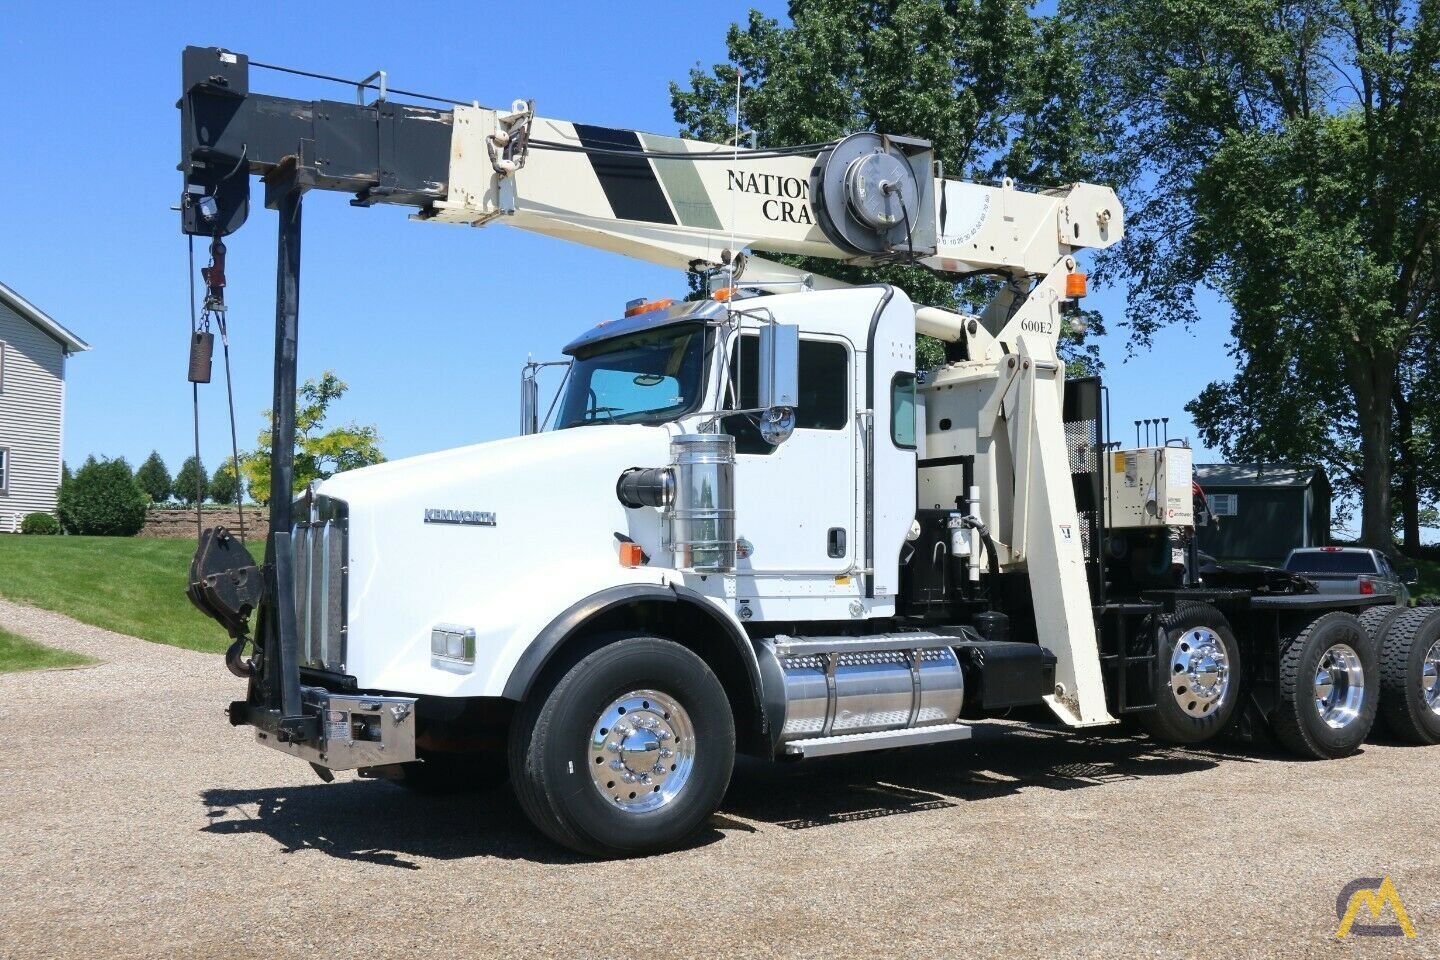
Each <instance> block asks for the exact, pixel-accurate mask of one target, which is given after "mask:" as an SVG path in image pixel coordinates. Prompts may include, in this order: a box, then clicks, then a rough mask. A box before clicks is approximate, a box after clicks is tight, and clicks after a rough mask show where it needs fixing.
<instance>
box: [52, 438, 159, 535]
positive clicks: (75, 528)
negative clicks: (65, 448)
mask: <svg viewBox="0 0 1440 960" xmlns="http://www.w3.org/2000/svg"><path fill="white" fill-rule="evenodd" d="M148 506H149V499H148V498H147V497H146V494H145V491H143V490H141V489H140V485H139V484H138V483H136V482H135V475H134V474H133V473H131V472H130V465H129V464H128V463H126V462H125V460H124V459H123V458H121V459H118V460H96V459H95V458H94V457H89V458H87V459H86V460H85V464H84V466H82V467H81V468H80V469H79V470H78V471H77V472H76V474H75V476H74V477H72V478H71V479H70V480H69V481H68V482H67V483H65V484H64V485H63V486H62V488H61V491H60V504H59V509H58V511H57V512H58V513H59V514H60V522H61V526H62V527H64V528H65V530H66V532H67V533H80V534H84V535H86V536H97V537H133V536H134V535H135V534H137V533H139V532H140V528H141V527H143V526H144V525H145V509H146V507H148Z"/></svg>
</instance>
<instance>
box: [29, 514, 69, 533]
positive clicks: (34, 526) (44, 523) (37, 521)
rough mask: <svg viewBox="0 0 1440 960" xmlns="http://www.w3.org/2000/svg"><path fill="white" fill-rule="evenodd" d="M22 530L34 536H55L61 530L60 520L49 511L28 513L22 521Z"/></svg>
mask: <svg viewBox="0 0 1440 960" xmlns="http://www.w3.org/2000/svg"><path fill="white" fill-rule="evenodd" d="M20 532H21V533H28V534H31V535H33V536H41V537H53V536H54V535H55V534H57V533H59V532H60V521H59V520H56V519H55V518H54V517H52V516H50V514H48V513H27V514H26V515H25V519H24V520H21V521H20Z"/></svg>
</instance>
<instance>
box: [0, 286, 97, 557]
mask: <svg viewBox="0 0 1440 960" xmlns="http://www.w3.org/2000/svg"><path fill="white" fill-rule="evenodd" d="M89 349H90V345H89V344H88V343H86V342H85V341H84V340H81V339H80V338H79V337H77V336H75V334H73V333H71V332H70V331H69V330H66V329H65V328H64V327H62V326H61V325H60V324H58V323H56V322H55V321H54V320H52V319H51V318H50V317H49V316H47V315H46V314H45V313H43V312H42V311H41V310H40V309H39V308H37V307H36V306H35V305H34V304H32V303H31V302H30V301H28V300H26V299H25V298H24V297H22V296H20V295H19V294H18V293H16V292H15V291H14V290H11V289H10V288H9V287H7V286H5V284H3V283H0V532H12V531H15V530H18V529H19V528H20V521H21V520H22V519H24V517H25V515H26V514H28V513H54V512H55V497H56V491H57V489H58V488H59V486H60V464H61V452H60V451H61V442H62V439H63V437H64V421H65V361H66V359H67V358H68V357H70V356H71V355H72V354H76V353H81V352H83V351H85V350H89Z"/></svg>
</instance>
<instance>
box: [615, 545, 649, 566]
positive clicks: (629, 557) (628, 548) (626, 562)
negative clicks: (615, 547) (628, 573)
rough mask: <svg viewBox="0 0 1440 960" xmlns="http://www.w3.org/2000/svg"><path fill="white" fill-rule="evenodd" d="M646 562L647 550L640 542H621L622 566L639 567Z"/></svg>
mask: <svg viewBox="0 0 1440 960" xmlns="http://www.w3.org/2000/svg"><path fill="white" fill-rule="evenodd" d="M644 562H645V551H644V550H641V549H640V544H638V543H622V544H620V566H622V567H638V566H640V565H641V564H643V563H644Z"/></svg>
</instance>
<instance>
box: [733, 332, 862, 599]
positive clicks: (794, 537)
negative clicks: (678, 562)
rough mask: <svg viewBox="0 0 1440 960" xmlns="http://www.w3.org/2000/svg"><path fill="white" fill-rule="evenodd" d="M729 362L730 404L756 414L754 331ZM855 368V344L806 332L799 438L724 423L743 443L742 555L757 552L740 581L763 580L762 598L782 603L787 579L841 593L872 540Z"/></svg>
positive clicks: (738, 502)
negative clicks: (859, 492) (820, 583)
mask: <svg viewBox="0 0 1440 960" xmlns="http://www.w3.org/2000/svg"><path fill="white" fill-rule="evenodd" d="M728 361H729V362H728V367H729V376H730V386H729V387H728V388H727V394H728V395H729V396H730V403H729V404H728V405H729V406H730V407H731V408H732V409H752V408H754V407H755V406H757V405H758V403H759V391H758V377H757V372H758V370H759V365H760V364H759V341H758V338H757V337H756V335H755V334H754V333H753V332H750V331H746V332H744V333H742V334H741V335H740V337H739V345H738V349H737V347H736V345H735V341H734V339H732V340H731V343H730V355H729V358H728ZM855 369H856V356H855V349H854V346H853V345H852V344H851V343H850V341H849V340H847V339H845V338H844V337H839V336H833V335H820V334H814V335H806V334H803V333H802V334H801V336H800V349H799V390H800V396H799V406H798V407H797V408H796V411H795V413H796V423H795V431H794V433H793V434H792V435H791V436H790V438H789V439H788V440H786V441H785V442H784V443H782V444H780V445H779V446H771V445H770V444H769V443H767V442H765V440H764V439H763V438H762V437H761V435H760V431H759V429H758V428H757V426H756V417H755V415H752V414H743V413H741V414H731V415H729V416H726V417H725V418H723V420H722V421H721V429H722V430H724V432H726V433H729V434H731V435H732V436H733V437H735V454H736V456H735V460H736V469H735V474H736V483H735V513H736V533H737V534H738V537H739V539H740V541H741V545H740V552H741V553H747V552H748V556H746V557H744V558H737V571H736V573H737V575H739V576H741V577H744V576H746V575H747V574H750V575H753V576H755V581H754V583H753V585H752V588H753V590H754V592H755V593H757V594H759V595H761V596H764V595H770V596H777V595H780V593H779V592H777V591H779V590H780V587H781V585H782V584H784V583H785V582H786V581H785V580H784V579H783V578H782V576H777V575H785V574H792V575H795V576H798V577H809V578H814V579H816V580H822V579H823V580H825V581H827V583H828V584H829V585H830V586H831V587H833V586H834V584H835V579H836V577H837V576H840V575H841V574H844V573H845V572H846V571H848V570H850V569H851V568H852V566H855V565H856V563H855V557H856V555H857V554H856V550H857V548H858V547H859V546H860V545H861V541H862V539H863V538H862V534H861V531H860V530H859V529H858V528H857V523H858V517H859V511H858V510H857V507H856V469H857V451H858V446H857V441H856V436H857V434H856V423H855V419H856V417H855V409H856V403H855V396H856V379H855ZM736 384H738V385H739V398H738V403H736V402H735V397H734V386H735V385H736ZM853 579H854V580H855V581H856V582H858V581H859V579H860V578H858V577H857V578H853ZM791 586H792V587H794V586H796V585H795V584H793V583H791ZM830 592H831V591H830V590H827V591H826V593H830Z"/></svg>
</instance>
